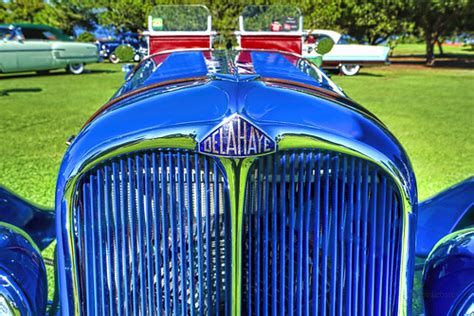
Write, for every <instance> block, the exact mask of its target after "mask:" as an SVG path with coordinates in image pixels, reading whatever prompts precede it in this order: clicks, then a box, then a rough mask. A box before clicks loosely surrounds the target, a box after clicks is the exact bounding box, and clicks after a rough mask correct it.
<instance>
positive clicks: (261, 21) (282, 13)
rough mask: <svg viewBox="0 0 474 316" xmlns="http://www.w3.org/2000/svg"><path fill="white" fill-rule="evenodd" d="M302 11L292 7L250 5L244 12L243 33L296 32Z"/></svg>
mask: <svg viewBox="0 0 474 316" xmlns="http://www.w3.org/2000/svg"><path fill="white" fill-rule="evenodd" d="M300 16H301V11H300V10H299V9H298V8H297V7H295V6H291V5H250V6H246V7H245V8H244V10H243V12H242V18H243V25H242V26H243V31H248V32H296V31H298V29H299V18H300Z"/></svg>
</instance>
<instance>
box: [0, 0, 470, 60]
mask: <svg viewBox="0 0 474 316" xmlns="http://www.w3.org/2000/svg"><path fill="white" fill-rule="evenodd" d="M157 4H160V5H161V4H204V5H206V6H207V7H208V8H209V10H210V12H211V16H212V18H213V27H214V29H215V30H218V31H219V32H220V33H221V34H223V35H224V37H227V38H233V31H235V30H236V29H237V28H238V16H239V15H240V13H241V12H242V10H243V8H244V7H245V6H246V5H249V4H254V5H271V4H278V5H281V4H290V5H296V6H298V7H299V8H300V9H301V12H302V14H303V16H304V18H305V25H304V27H305V29H310V30H311V29H332V30H336V31H340V32H342V33H346V34H349V35H351V36H353V37H355V38H356V39H358V40H359V41H364V42H368V43H371V44H377V43H379V42H383V41H384V40H386V39H387V38H389V37H390V36H391V35H400V34H416V35H418V36H420V35H421V36H423V37H424V39H425V42H426V48H427V62H428V63H429V64H432V63H434V52H433V47H434V45H435V44H436V43H440V42H441V41H442V39H443V38H445V37H447V36H450V35H453V34H454V33H458V32H465V31H472V30H474V25H473V24H474V18H472V17H473V16H474V0H376V1H362V0H299V1H298V0H288V1H285V2H282V1H277V0H253V1H250V0H241V1H238V0H237V1H236V0H190V1H183V0H49V1H44V0H10V1H8V2H3V1H1V0H0V22H7V23H10V22H32V23H44V24H49V25H51V26H55V27H58V28H60V29H62V30H64V31H65V32H66V33H68V34H72V31H73V28H74V26H81V27H82V28H84V29H86V30H91V29H92V26H93V25H94V24H96V23H98V24H102V25H105V26H108V25H113V26H114V27H115V28H117V29H119V30H124V31H127V30H129V31H134V32H136V31H140V30H144V29H146V27H147V17H148V15H149V14H150V12H151V10H152V8H153V7H154V6H155V5H157ZM173 14H174V13H173ZM174 15H175V14H174ZM195 18H196V17H190V16H189V15H188V16H187V15H183V16H180V17H179V19H182V20H183V22H182V23H181V24H182V26H184V25H188V24H193V23H194V22H193V21H194V20H195ZM193 25H194V24H193Z"/></svg>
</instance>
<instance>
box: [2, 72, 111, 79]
mask: <svg viewBox="0 0 474 316" xmlns="http://www.w3.org/2000/svg"><path fill="white" fill-rule="evenodd" d="M115 72H118V71H116V70H110V69H94V70H89V69H86V70H84V72H83V73H82V74H80V75H73V74H70V73H68V72H65V71H58V72H49V73H46V74H38V73H31V72H28V73H15V74H11V75H10V74H1V75H0V80H8V79H21V78H31V77H57V76H87V75H94V74H101V73H115Z"/></svg>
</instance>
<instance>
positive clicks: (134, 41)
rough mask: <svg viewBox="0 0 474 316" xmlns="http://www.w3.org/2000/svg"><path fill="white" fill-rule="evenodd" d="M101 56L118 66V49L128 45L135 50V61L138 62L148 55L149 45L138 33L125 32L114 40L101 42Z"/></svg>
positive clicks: (98, 42)
mask: <svg viewBox="0 0 474 316" xmlns="http://www.w3.org/2000/svg"><path fill="white" fill-rule="evenodd" d="M97 45H98V46H99V54H100V56H101V57H102V58H108V59H109V60H110V62H112V63H114V64H117V63H119V62H120V58H119V57H118V56H117V55H116V54H115V50H116V49H117V47H119V46H122V45H126V46H129V47H131V48H132V49H133V51H134V53H133V61H135V62H138V61H140V60H142V59H143V57H144V56H146V55H147V54H148V45H147V43H146V41H144V40H143V38H140V36H139V34H138V33H132V32H125V33H121V34H119V35H118V36H116V38H115V39H114V40H106V41H103V40H99V41H97Z"/></svg>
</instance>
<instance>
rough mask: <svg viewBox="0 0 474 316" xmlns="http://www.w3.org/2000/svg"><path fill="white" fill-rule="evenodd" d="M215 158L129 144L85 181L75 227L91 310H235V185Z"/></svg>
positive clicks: (85, 302)
mask: <svg viewBox="0 0 474 316" xmlns="http://www.w3.org/2000/svg"><path fill="white" fill-rule="evenodd" d="M225 181H226V180H225V177H224V176H223V174H222V171H221V167H220V165H219V164H218V162H217V161H216V160H214V159H212V158H209V157H204V156H201V155H198V154H195V153H191V152H186V151H180V150H173V151H170V150H153V151H148V152H142V153H136V154H131V155H128V156H123V157H118V158H116V159H113V160H110V161H108V162H105V163H104V164H101V165H98V166H97V167H96V168H94V169H93V170H91V171H90V172H88V173H87V174H85V175H84V176H83V177H82V178H81V181H80V183H79V187H78V191H77V196H76V199H75V201H76V202H75V207H74V214H73V219H74V222H73V224H74V233H75V236H76V237H77V239H76V251H77V254H76V259H77V266H78V282H79V295H80V304H81V311H82V313H83V314H85V315H131V314H133V315H155V314H158V315H179V314H182V315H196V314H208V315H215V314H218V313H221V314H222V315H224V314H229V312H230V307H231V306H230V294H231V293H230V291H231V288H230V287H231V285H230V280H231V277H230V276H231V272H230V266H231V265H230V262H231V237H230V236H231V221H230V211H229V193H228V191H227V185H226V182H225Z"/></svg>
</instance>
